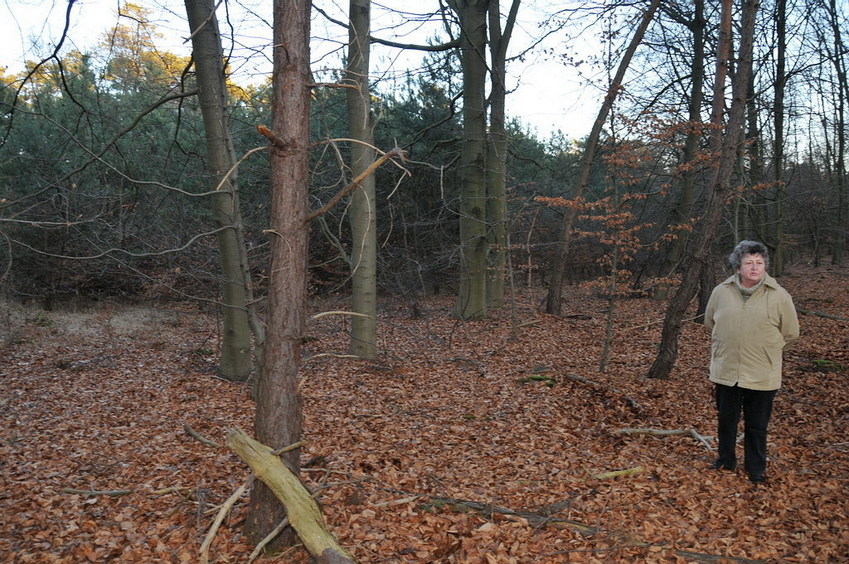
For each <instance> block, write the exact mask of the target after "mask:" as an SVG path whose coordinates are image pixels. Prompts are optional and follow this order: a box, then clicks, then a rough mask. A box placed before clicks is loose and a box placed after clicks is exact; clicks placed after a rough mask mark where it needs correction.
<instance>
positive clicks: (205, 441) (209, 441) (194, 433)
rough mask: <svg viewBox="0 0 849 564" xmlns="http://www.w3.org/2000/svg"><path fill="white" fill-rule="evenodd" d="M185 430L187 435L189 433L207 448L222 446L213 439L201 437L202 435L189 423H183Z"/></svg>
mask: <svg viewBox="0 0 849 564" xmlns="http://www.w3.org/2000/svg"><path fill="white" fill-rule="evenodd" d="M183 430H184V431H185V432H186V433H188V434H189V436H190V437H193V438H194V439H196V440H198V441H200V442H201V443H203V444H205V445H206V446H210V447H213V448H218V447H220V446H221V445H219V444H218V443H216V442H215V441H213V440H212V439H207V438H206V437H204V436H203V435H201V434H200V433H198V432H197V431H195V430H194V429H192V428H191V426H190V425H189V424H188V423H183Z"/></svg>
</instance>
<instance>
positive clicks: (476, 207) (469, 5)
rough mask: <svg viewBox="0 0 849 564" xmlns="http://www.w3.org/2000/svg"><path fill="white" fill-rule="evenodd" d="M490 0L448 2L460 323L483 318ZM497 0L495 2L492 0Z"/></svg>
mask: <svg viewBox="0 0 849 564" xmlns="http://www.w3.org/2000/svg"><path fill="white" fill-rule="evenodd" d="M489 1H490V0H449V1H448V4H449V5H450V6H451V7H452V8H453V9H454V11H455V12H456V14H457V16H458V18H459V20H460V28H461V36H462V37H461V42H460V44H461V48H460V50H461V60H462V67H463V148H462V154H461V157H460V161H461V162H460V182H461V186H460V286H459V290H458V294H457V307H456V310H455V314H456V316H457V317H458V318H459V319H462V320H472V319H481V318H484V317H486V315H487V299H486V295H487V294H486V285H487V284H486V282H487V273H486V264H487V218H486V213H487V198H486V153H487V148H486V125H487V124H486V93H485V90H486V72H487V68H486V55H485V54H486V14H487V5H488V3H489ZM492 1H497V0H492Z"/></svg>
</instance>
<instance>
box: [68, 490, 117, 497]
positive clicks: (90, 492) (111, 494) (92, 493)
mask: <svg viewBox="0 0 849 564" xmlns="http://www.w3.org/2000/svg"><path fill="white" fill-rule="evenodd" d="M62 493H67V494H76V495H84V496H86V497H95V496H99V495H105V496H109V497H118V496H122V495H130V494H131V493H133V490H77V489H74V488H65V489H64V490H62Z"/></svg>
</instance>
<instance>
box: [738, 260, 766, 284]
mask: <svg viewBox="0 0 849 564" xmlns="http://www.w3.org/2000/svg"><path fill="white" fill-rule="evenodd" d="M737 274H739V275H740V284H741V285H742V286H743V287H744V288H751V287H752V286H754V285H755V284H757V283H758V282H760V281H761V278H763V277H764V274H766V261H765V260H764V257H763V255H743V260H742V261H740V268H738V269H737Z"/></svg>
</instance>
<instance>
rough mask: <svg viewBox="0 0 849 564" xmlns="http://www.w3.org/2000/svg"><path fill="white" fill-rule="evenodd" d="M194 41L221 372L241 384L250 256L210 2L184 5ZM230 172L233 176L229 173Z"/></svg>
mask: <svg viewBox="0 0 849 564" xmlns="http://www.w3.org/2000/svg"><path fill="white" fill-rule="evenodd" d="M185 5H186V14H187V15H188V19H189V27H190V29H191V36H192V57H193V59H194V63H195V70H196V72H197V83H198V99H199V101H200V107H201V113H202V114H203V125H204V131H205V134H206V154H207V168H208V170H209V174H210V181H211V183H212V187H213V189H215V190H216V191H217V193H216V194H215V195H214V196H213V199H212V205H213V216H214V217H215V221H216V223H217V224H218V226H219V227H229V229H224V230H221V231H219V232H218V252H219V262H220V265H221V276H222V283H221V288H222V302H223V303H222V306H223V308H222V309H223V325H224V330H223V335H222V342H221V358H220V360H219V366H218V373H219V374H220V375H221V376H222V377H223V378H226V379H227V380H231V381H238V382H243V381H245V380H247V379H248V378H249V377H250V375H251V373H252V372H253V358H252V353H251V325H250V323H249V317H248V309H247V306H248V303H249V296H250V284H249V280H248V279H247V276H248V275H247V272H248V269H247V267H246V265H244V264H243V263H242V259H243V257H245V256H246V253H244V252H242V250H243V249H244V246H245V243H244V234H243V231H242V217H241V212H240V210H239V191H238V186H237V180H236V179H237V176H236V172H235V171H233V172H231V169H232V168H233V166H234V165H235V163H236V158H235V151H234V149H233V135H232V132H231V131H230V115H229V111H228V106H227V84H226V81H225V74H224V54H223V50H222V48H221V35H220V34H219V31H218V19H217V18H216V16H215V10H214V6H213V1H212V0H185ZM228 173H229V174H228Z"/></svg>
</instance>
